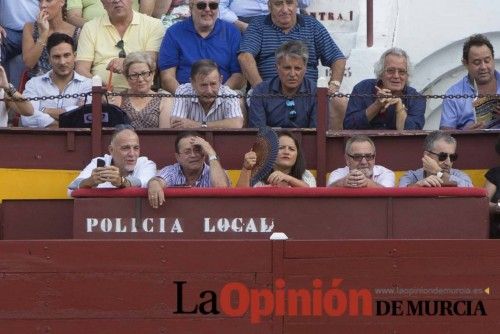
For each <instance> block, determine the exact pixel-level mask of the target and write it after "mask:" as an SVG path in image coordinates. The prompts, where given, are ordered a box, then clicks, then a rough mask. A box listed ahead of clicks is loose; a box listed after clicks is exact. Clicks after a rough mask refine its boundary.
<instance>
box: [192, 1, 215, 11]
mask: <svg viewBox="0 0 500 334" xmlns="http://www.w3.org/2000/svg"><path fill="white" fill-rule="evenodd" d="M207 6H208V8H210V10H216V9H217V8H219V3H218V2H208V3H207V2H198V3H197V4H196V8H198V9H199V10H205V9H206V8H207Z"/></svg>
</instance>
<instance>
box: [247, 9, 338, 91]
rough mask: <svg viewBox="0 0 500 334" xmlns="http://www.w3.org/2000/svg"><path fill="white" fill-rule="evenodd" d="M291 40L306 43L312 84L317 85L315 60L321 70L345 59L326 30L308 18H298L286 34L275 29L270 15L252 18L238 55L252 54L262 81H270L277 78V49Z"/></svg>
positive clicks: (308, 76) (277, 28)
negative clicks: (322, 67) (321, 65)
mask: <svg viewBox="0 0 500 334" xmlns="http://www.w3.org/2000/svg"><path fill="white" fill-rule="evenodd" d="M293 40H301V41H303V42H304V43H306V45H307V49H308V51H309V61H308V62H307V72H306V77H307V78H309V79H311V80H313V81H314V82H317V81H318V63H319V62H318V59H320V60H321V63H322V64H323V66H328V67H331V66H332V64H333V63H334V62H335V61H337V60H339V59H344V58H345V57H344V55H343V54H342V51H340V49H339V48H338V47H337V45H336V44H335V42H334V41H333V39H332V38H331V37H330V34H329V33H328V31H327V30H326V28H325V27H324V26H323V25H322V24H321V23H319V22H318V20H316V19H315V18H313V17H311V16H308V15H297V24H296V25H295V26H294V27H293V28H292V29H291V30H290V31H289V32H288V33H285V32H283V30H282V29H281V28H279V27H278V26H276V25H274V23H273V22H272V20H271V15H266V16H260V17H256V18H254V19H253V20H252V22H251V23H250V25H249V26H248V29H247V30H246V31H245V34H244V35H243V39H242V41H241V46H240V51H239V52H248V53H250V54H252V55H253V56H254V57H255V61H256V62H257V68H258V70H259V74H260V76H261V78H262V80H269V79H271V78H272V77H273V76H275V75H276V74H277V72H276V59H275V57H274V53H275V51H276V49H277V48H278V47H279V46H280V45H281V44H283V43H284V42H288V41H293Z"/></svg>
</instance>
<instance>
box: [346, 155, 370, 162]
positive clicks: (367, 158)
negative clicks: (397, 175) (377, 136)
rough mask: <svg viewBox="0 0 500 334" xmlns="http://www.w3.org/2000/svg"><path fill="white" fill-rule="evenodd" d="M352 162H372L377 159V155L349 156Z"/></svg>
mask: <svg viewBox="0 0 500 334" xmlns="http://www.w3.org/2000/svg"><path fill="white" fill-rule="evenodd" d="M347 155H348V156H349V157H350V158H351V159H352V160H354V161H357V162H360V161H361V160H363V158H364V159H366V161H372V160H373V159H375V154H347Z"/></svg>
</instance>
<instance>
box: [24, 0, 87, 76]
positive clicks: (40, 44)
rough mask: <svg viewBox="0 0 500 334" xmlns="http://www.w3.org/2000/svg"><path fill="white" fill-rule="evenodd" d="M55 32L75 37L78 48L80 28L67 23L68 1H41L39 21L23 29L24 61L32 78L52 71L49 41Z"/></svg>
mask: <svg viewBox="0 0 500 334" xmlns="http://www.w3.org/2000/svg"><path fill="white" fill-rule="evenodd" d="M54 32H60V33H63V34H66V35H68V36H71V37H73V40H74V41H75V47H76V43H77V41H78V35H79V33H80V28H77V27H75V26H74V25H72V24H70V23H68V22H66V0H40V13H39V14H38V17H37V20H36V21H35V22H29V23H26V24H25V25H24V29H23V45H22V47H23V60H24V63H25V64H26V66H27V67H28V68H29V69H30V71H29V74H28V76H29V77H30V78H32V77H34V76H37V75H41V74H45V73H47V72H48V71H50V70H51V66H50V63H49V53H48V51H47V39H48V38H49V36H50V35H52V33H54Z"/></svg>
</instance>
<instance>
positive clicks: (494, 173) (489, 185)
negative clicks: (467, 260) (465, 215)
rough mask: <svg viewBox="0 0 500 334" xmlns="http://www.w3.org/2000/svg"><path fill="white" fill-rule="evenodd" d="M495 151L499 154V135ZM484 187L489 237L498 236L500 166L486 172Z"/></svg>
mask: <svg viewBox="0 0 500 334" xmlns="http://www.w3.org/2000/svg"><path fill="white" fill-rule="evenodd" d="M495 151H496V153H497V155H499V156H500V137H498V138H497V142H496V144H495ZM484 176H485V177H486V183H485V186H484V187H485V189H486V193H487V194H488V198H489V199H490V238H494V239H499V238H500V167H494V168H492V169H490V170H489V171H487V172H486V174H485V175H484Z"/></svg>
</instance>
